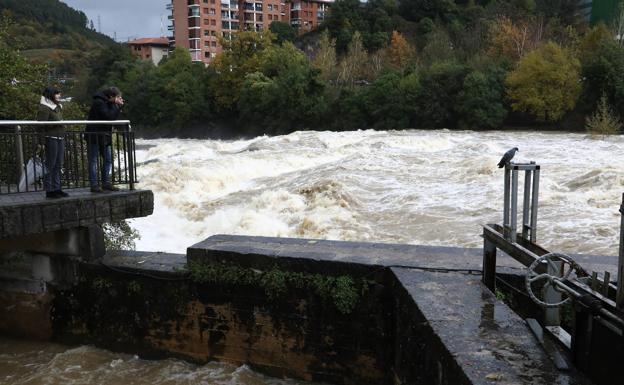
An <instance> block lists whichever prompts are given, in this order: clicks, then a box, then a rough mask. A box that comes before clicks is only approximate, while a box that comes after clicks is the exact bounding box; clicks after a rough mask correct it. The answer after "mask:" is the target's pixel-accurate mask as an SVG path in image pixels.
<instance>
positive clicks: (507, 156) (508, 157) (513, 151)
mask: <svg viewBox="0 0 624 385" xmlns="http://www.w3.org/2000/svg"><path fill="white" fill-rule="evenodd" d="M517 151H519V150H518V147H514V148H512V149H511V150H509V151H507V152H506V153H505V155H503V157H502V158H501V160H500V162H498V168H503V167H505V165H506V164H507V163H509V162H511V160H512V159H513V157H514V156H515V155H516V152H517Z"/></svg>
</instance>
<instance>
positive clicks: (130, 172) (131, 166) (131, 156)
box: [126, 124, 134, 190]
mask: <svg viewBox="0 0 624 385" xmlns="http://www.w3.org/2000/svg"><path fill="white" fill-rule="evenodd" d="M126 135H127V136H128V148H127V151H128V154H127V155H126V156H127V157H128V176H129V177H130V190H134V136H133V132H132V126H131V125H130V124H128V129H127V130H126Z"/></svg>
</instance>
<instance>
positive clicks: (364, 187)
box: [132, 130, 624, 255]
mask: <svg viewBox="0 0 624 385" xmlns="http://www.w3.org/2000/svg"><path fill="white" fill-rule="evenodd" d="M139 144H141V145H144V146H142V148H143V149H142V150H139V151H138V154H137V157H138V161H139V162H140V163H139V164H140V165H139V169H138V173H139V178H140V181H141V183H140V187H141V188H146V189H151V190H153V191H154V195H155V207H154V214H153V215H152V216H150V217H148V218H140V219H136V220H133V221H132V226H133V227H135V228H136V229H138V230H139V232H140V234H141V237H142V238H141V240H140V241H139V242H138V243H137V249H138V250H146V251H171V252H179V253H184V252H185V250H186V247H188V246H190V245H192V244H194V243H196V242H199V241H201V240H203V239H205V238H207V237H209V236H210V235H214V234H220V233H221V234H241V235H264V236H278V237H303V238H321V239H338V240H358V241H374V242H392V243H410V244H422V245H442V246H468V247H479V246H480V245H481V243H482V240H481V238H480V237H479V234H480V233H481V228H480V225H482V224H484V223H488V222H501V216H502V192H503V172H502V170H500V169H498V168H496V164H497V163H498V160H499V159H500V157H501V155H502V154H503V153H504V152H505V151H506V150H507V149H509V148H510V147H514V146H517V147H519V148H520V152H519V153H518V154H517V155H516V159H515V160H516V161H530V160H535V161H537V163H539V164H540V165H541V166H542V171H541V174H542V175H541V176H542V177H541V184H540V207H539V218H538V241H539V242H540V243H542V244H543V245H544V246H546V247H547V248H549V249H551V250H553V251H560V252H576V253H596V254H611V255H615V254H617V244H618V234H619V213H618V208H619V204H620V200H621V194H622V192H624V167H623V166H624V137H613V138H607V139H604V140H597V139H592V138H590V137H588V136H587V135H584V134H569V133H533V132H470V131H463V132H457V131H445V130H443V131H422V130H418V131H397V132H392V131H390V132H383V131H382V132H379V131H356V132H338V133H337V132H295V133H293V134H290V135H286V136H278V137H271V138H269V137H259V138H255V139H252V140H245V141H214V140H180V139H162V140H142V141H139ZM520 179H521V181H522V180H523V178H520ZM521 184H522V183H521Z"/></svg>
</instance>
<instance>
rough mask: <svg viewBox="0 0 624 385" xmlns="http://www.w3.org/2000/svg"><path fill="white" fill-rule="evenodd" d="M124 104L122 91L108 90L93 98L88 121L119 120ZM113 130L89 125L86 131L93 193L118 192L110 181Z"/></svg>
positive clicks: (112, 88) (110, 126)
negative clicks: (99, 163)
mask: <svg viewBox="0 0 624 385" xmlns="http://www.w3.org/2000/svg"><path fill="white" fill-rule="evenodd" d="M123 104H124V100H123V98H122V97H121V91H119V89H118V88H117V87H110V88H106V89H105V90H103V91H102V92H98V93H97V94H95V95H94V96H93V104H91V109H90V110H89V117H88V118H87V119H88V120H117V118H119V114H120V113H121V108H122V106H123ZM112 129H113V126H112V125H108V124H104V125H102V124H89V125H87V128H86V130H85V132H86V134H85V137H86V141H87V157H88V159H89V182H90V183H91V192H103V190H108V191H117V190H118V188H116V187H115V186H113V185H112V183H111V181H110V173H111V168H112V165H113V156H112V145H113V141H112ZM99 157H101V159H102V167H101V168H100V173H101V184H100V183H99V182H100V181H98V177H97V171H98V167H97V166H98V160H99Z"/></svg>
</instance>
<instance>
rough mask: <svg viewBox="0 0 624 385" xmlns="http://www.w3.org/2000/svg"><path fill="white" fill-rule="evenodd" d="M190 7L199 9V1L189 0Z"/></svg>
mask: <svg viewBox="0 0 624 385" xmlns="http://www.w3.org/2000/svg"><path fill="white" fill-rule="evenodd" d="M187 4H188V6H189V7H199V0H187Z"/></svg>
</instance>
